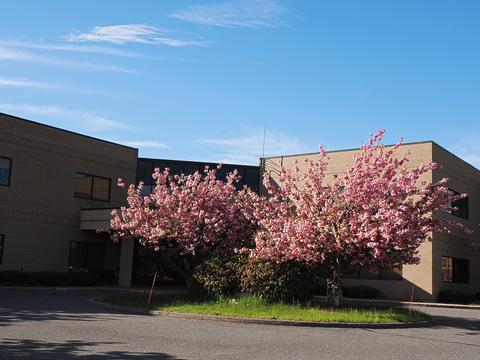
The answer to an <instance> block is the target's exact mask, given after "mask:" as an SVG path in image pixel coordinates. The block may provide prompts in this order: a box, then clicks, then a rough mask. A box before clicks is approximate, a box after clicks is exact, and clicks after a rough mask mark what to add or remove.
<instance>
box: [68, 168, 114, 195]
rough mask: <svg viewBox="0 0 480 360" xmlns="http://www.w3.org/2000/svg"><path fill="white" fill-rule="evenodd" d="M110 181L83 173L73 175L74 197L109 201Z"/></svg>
mask: <svg viewBox="0 0 480 360" xmlns="http://www.w3.org/2000/svg"><path fill="white" fill-rule="evenodd" d="M111 183H112V181H111V179H109V178H105V177H101V176H94V175H89V174H83V173H78V172H77V173H75V190H74V195H75V197H79V198H83V199H91V200H99V201H110V189H111Z"/></svg>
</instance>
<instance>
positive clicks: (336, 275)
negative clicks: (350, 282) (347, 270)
mask: <svg viewBox="0 0 480 360" xmlns="http://www.w3.org/2000/svg"><path fill="white" fill-rule="evenodd" d="M342 301H343V291H342V272H341V271H340V270H339V269H338V268H333V269H332V271H331V272H330V274H329V276H328V277H327V296H326V299H325V302H326V305H327V306H333V307H339V306H341V305H342Z"/></svg>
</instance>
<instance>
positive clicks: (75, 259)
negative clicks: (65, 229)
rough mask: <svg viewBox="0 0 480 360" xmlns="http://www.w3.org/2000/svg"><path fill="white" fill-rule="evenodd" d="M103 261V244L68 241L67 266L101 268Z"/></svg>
mask: <svg viewBox="0 0 480 360" xmlns="http://www.w3.org/2000/svg"><path fill="white" fill-rule="evenodd" d="M104 262H105V245H104V244H99V243H92V242H85V241H71V242H70V257H69V266H73V267H78V268H97V269H98V268H101V269H103V264H104Z"/></svg>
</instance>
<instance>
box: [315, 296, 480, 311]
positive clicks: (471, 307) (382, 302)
mask: <svg viewBox="0 0 480 360" xmlns="http://www.w3.org/2000/svg"><path fill="white" fill-rule="evenodd" d="M313 300H316V301H325V296H318V295H317V296H314V297H313ZM344 302H345V303H346V304H367V305H375V304H378V305H398V306H401V307H408V306H414V307H436V308H449V309H469V310H480V305H464V304H447V303H429V302H415V301H414V302H410V301H396V300H382V299H352V298H344Z"/></svg>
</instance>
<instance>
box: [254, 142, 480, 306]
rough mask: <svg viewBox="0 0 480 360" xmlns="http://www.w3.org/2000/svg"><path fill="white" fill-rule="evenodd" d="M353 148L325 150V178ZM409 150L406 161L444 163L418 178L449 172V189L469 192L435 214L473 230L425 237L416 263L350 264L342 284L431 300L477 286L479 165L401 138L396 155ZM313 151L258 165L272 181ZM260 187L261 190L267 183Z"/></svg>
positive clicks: (341, 166) (341, 168)
mask: <svg viewBox="0 0 480 360" xmlns="http://www.w3.org/2000/svg"><path fill="white" fill-rule="evenodd" d="M357 152H358V149H353V150H340V151H331V152H329V156H330V160H329V163H328V169H327V176H326V181H329V180H331V179H332V178H333V175H335V174H341V173H343V172H344V171H345V168H346V166H347V165H349V164H351V163H352V162H353V157H354V155H355V154H356V153H357ZM408 152H409V153H410V154H411V155H410V161H409V163H408V165H407V166H409V167H416V166H418V165H421V164H427V163H431V162H436V163H439V164H441V165H442V167H441V168H440V169H436V170H433V171H430V172H428V173H425V174H424V175H423V177H422V178H421V180H424V181H427V182H432V181H438V180H440V179H442V178H444V177H447V178H449V179H450V181H449V185H448V186H449V187H450V189H451V190H453V191H456V192H458V193H467V194H468V197H467V198H466V199H462V200H460V201H458V202H457V203H456V204H455V206H456V207H458V208H459V209H458V211H456V212H455V214H435V215H434V216H446V217H451V218H452V219H454V220H456V221H458V222H460V223H463V224H464V225H465V226H467V227H469V228H470V229H472V230H474V234H472V235H469V234H466V233H463V232H455V233H451V234H440V233H433V234H431V239H432V241H426V242H425V243H423V245H421V247H420V248H419V254H420V263H419V264H418V265H404V266H399V267H398V268H396V269H393V270H383V271H378V272H375V273H371V272H368V271H364V270H361V269H360V270H352V271H351V272H350V273H349V274H346V276H345V277H346V279H345V281H344V284H345V285H346V286H353V285H367V286H371V287H375V288H377V289H378V290H379V291H380V292H381V294H382V295H383V296H385V297H388V298H393V299H403V300H407V299H409V298H410V296H411V293H412V289H413V290H414V298H415V299H419V300H420V299H421V300H435V299H437V297H438V294H439V292H440V291H441V290H456V291H461V292H470V293H473V292H477V291H480V254H478V253H475V252H473V251H472V243H473V242H474V241H478V240H479V239H480V233H479V228H478V224H480V206H479V205H478V204H479V203H480V171H479V170H478V169H476V168H474V167H473V166H471V165H470V164H468V163H466V162H465V161H463V160H462V159H460V158H458V157H456V156H455V155H453V154H452V153H450V152H448V151H447V150H445V149H444V148H442V147H440V146H439V145H437V144H435V143H434V142H432V141H427V142H420V143H410V144H404V145H402V146H401V147H400V148H399V149H398V154H399V156H401V155H404V154H406V153H408ZM315 156H316V154H315V153H310V154H299V155H287V156H278V157H269V158H265V159H262V161H261V170H262V172H263V173H264V174H266V175H267V176H270V177H271V178H272V179H273V181H278V178H279V170H280V168H281V167H282V166H283V167H285V168H293V167H294V165H295V160H298V166H299V167H300V170H301V171H305V170H306V164H305V161H304V160H305V159H306V158H310V159H314V158H315ZM261 192H263V193H264V192H265V189H262V190H261Z"/></svg>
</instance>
